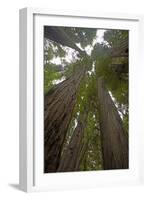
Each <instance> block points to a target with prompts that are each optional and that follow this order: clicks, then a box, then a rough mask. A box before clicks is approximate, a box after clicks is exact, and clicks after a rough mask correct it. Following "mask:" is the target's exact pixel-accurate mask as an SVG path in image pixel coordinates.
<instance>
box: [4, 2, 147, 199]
mask: <svg viewBox="0 0 147 200" xmlns="http://www.w3.org/2000/svg"><path fill="white" fill-rule="evenodd" d="M145 2H146V0H144V1H143V0H136V1H135V0H107V1H106V0H101V1H99V0H83V1H82V0H72V1H71V0H58V1H57V0H31V1H29V0H3V1H1V4H0V6H1V9H0V61H1V63H0V69H1V71H0V95H1V96H0V129H1V130H0V136H1V138H0V160H1V161H0V199H4V200H5V199H15V200H17V199H21V200H23V199H31V200H33V199H36V200H41V199H42V200H44V199H60V200H62V199H64V200H66V199H71V200H72V199H74V200H75V199H80V198H81V199H84V200H85V199H87V200H88V199H92V200H93V199H113V200H115V199H119V200H122V199H123V200H124V199H126V200H129V199H133V200H138V199H140V200H144V199H147V181H146V180H147V175H146V171H145V184H144V186H129V187H111V188H110V187H109V188H108V187H105V188H98V189H89V190H78V191H76V190H74V191H56V192H55V191H54V192H53V191H52V192H46V193H32V194H25V193H23V192H21V191H19V190H18V189H17V188H18V155H19V153H18V142H19V131H18V130H19V129H18V127H19V115H18V111H19V109H18V105H19V93H18V87H19V82H18V80H19V79H18V74H19V61H18V58H19V9H20V8H22V7H43V8H44V7H48V8H53V9H63V10H65V9H67V10H68V9H69V10H71V9H73V10H77V9H78V10H79V9H81V10H95V11H105V12H106V11H107V12H123V13H140V14H144V18H145V19H144V20H145V22H144V24H145V35H147V5H145ZM144 43H145V44H146V38H144ZM145 52H147V47H145ZM145 64H147V62H145ZM146 66H147V65H146ZM146 75H147V70H146V74H145V73H144V77H141V80H142V82H143V80H144V79H146V80H147V78H146ZM146 86H147V81H145V82H144V84H143V85H142V91H143V92H144V98H143V99H142V102H143V103H142V105H140V106H142V108H144V109H143V110H144V112H143V116H144V121H145V120H146V116H145V115H146V113H147V106H146V104H147V89H146ZM145 102H146V104H145ZM146 121H147V120H146ZM146 121H145V122H146ZM146 123H147V122H146ZM144 130H145V131H146V133H147V129H146V127H144ZM145 131H144V132H145ZM144 135H145V139H144V141H147V137H146V134H144ZM146 152H147V147H146V142H145V156H146ZM146 157H147V156H146ZM146 161H147V159H145V169H146V168H147V162H146Z"/></svg>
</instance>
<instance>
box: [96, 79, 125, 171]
mask: <svg viewBox="0 0 147 200" xmlns="http://www.w3.org/2000/svg"><path fill="white" fill-rule="evenodd" d="M98 103H99V112H100V116H99V117H100V129H101V138H102V151H103V161H104V169H106V170H108V169H127V168H128V136H127V134H126V133H125V131H124V128H123V124H122V120H121V118H120V116H119V113H118V111H117V108H116V107H115V104H114V102H113V101H112V99H111V96H110V95H109V93H108V90H107V89H106V88H105V86H104V82H103V80H102V79H101V78H99V79H98Z"/></svg>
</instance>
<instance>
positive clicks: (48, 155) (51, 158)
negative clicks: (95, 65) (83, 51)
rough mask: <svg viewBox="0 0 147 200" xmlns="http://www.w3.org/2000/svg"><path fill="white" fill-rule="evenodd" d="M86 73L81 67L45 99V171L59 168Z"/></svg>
mask: <svg viewBox="0 0 147 200" xmlns="http://www.w3.org/2000/svg"><path fill="white" fill-rule="evenodd" d="M84 74H85V68H84V67H83V68H80V69H79V70H77V72H76V73H75V74H74V75H72V76H71V77H69V78H67V79H66V80H65V81H63V82H62V83H60V84H58V85H56V86H55V87H53V88H52V89H51V90H50V91H49V92H48V94H47V95H46V96H45V99H44V146H45V147H44V171H45V173H48V172H55V171H56V170H57V168H58V165H59V161H60V155H61V151H62V146H63V143H64V140H65V136H66V132H67V129H68V126H69V123H70V121H71V117H72V111H73V108H74V105H75V103H76V97H77V90H78V88H79V86H80V82H81V80H82V78H83V77H84Z"/></svg>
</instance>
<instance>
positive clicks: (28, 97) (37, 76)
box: [19, 8, 143, 192]
mask: <svg viewBox="0 0 147 200" xmlns="http://www.w3.org/2000/svg"><path fill="white" fill-rule="evenodd" d="M44 25H60V26H61V25H62V26H65V25H66V26H80V27H97V28H112V29H113V28H116V29H127V30H129V31H130V41H129V47H130V54H129V63H130V86H129V89H130V96H129V98H130V130H129V131H130V136H129V138H130V139H129V145H130V151H129V156H130V160H129V163H130V168H129V169H128V170H109V171H100V172H97V171H93V172H74V173H71V172H70V173H56V174H54V173H53V174H47V175H45V174H44V173H43V136H42V135H43V111H42V109H43V98H42V96H43V87H42V86H43V69H42V67H41V66H42V65H43V64H42V63H43V43H42V41H41V38H42V35H43V33H42V30H43V29H42V27H43V26H44ZM142 38H143V17H142V16H140V15H129V14H115V13H100V12H98V13H93V12H83V11H82V12H81V11H53V10H48V9H38V8H24V9H21V10H20V76H19V77H20V90H19V91H20V149H19V152H20V161H19V165H20V175H19V177H20V183H19V184H20V189H21V190H23V191H26V192H33V191H48V190H56V189H75V188H77V189H78V188H90V187H98V186H112V185H113V186H115V185H130V184H141V183H142V182H143V126H141V124H142V123H143V122H142V118H141V117H140V118H139V119H138V117H137V116H141V110H140V109H139V105H140V103H141V100H140V99H139V98H137V94H138V93H140V88H141V80H140V77H141V73H142V72H141V70H140V69H141V68H142V67H143V56H142V55H143V39H142ZM132 66H133V67H132ZM139 67H140V68H139ZM138 68H139V70H138ZM37 122H38V123H37ZM138 123H140V126H138ZM138 133H139V134H138ZM38 147H39V148H38Z"/></svg>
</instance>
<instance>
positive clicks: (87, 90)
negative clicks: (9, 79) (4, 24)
mask: <svg viewBox="0 0 147 200" xmlns="http://www.w3.org/2000/svg"><path fill="white" fill-rule="evenodd" d="M142 23H143V20H142V16H134V15H122V14H108V13H99V12H98V13H90V12H86V13H82V12H80V11H72V12H71V11H51V10H50V11H48V10H47V9H32V8H24V9H22V10H20V188H21V189H22V190H24V191H27V192H31V191H45V190H53V189H73V188H89V187H98V186H109V185H126V184H138V183H142V180H143V130H142V128H141V126H140V125H141V123H142V122H141V118H140V119H138V116H141V111H140V109H139V105H140V102H141V100H140V98H138V96H139V94H140V88H141V84H140V77H141V76H140V73H141V72H140V71H141V69H142V67H143V61H142V60H143V57H142V46H143V40H142V34H143V33H142V32H143V26H142ZM138 122H139V123H140V125H139V123H138Z"/></svg>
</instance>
